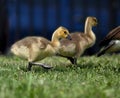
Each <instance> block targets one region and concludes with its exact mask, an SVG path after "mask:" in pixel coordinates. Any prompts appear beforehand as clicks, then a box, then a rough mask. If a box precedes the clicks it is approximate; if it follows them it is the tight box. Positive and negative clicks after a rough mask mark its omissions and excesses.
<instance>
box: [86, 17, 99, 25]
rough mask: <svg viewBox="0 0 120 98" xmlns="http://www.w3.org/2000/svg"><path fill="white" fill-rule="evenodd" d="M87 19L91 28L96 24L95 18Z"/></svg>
mask: <svg viewBox="0 0 120 98" xmlns="http://www.w3.org/2000/svg"><path fill="white" fill-rule="evenodd" d="M87 19H88V21H89V23H90V24H91V25H92V26H96V25H97V24H98V22H97V18H96V17H87Z"/></svg>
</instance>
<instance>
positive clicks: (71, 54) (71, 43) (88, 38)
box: [58, 17, 97, 65]
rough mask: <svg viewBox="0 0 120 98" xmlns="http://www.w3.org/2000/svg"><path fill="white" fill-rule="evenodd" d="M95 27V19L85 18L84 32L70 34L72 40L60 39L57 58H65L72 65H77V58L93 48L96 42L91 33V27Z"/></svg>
mask: <svg viewBox="0 0 120 98" xmlns="http://www.w3.org/2000/svg"><path fill="white" fill-rule="evenodd" d="M96 25H97V19H96V18H95V17H87V19H86V22H85V28H84V29H85V30H84V33H82V32H73V33H71V34H70V36H71V38H72V40H67V39H62V40H61V41H60V42H61V47H60V48H59V54H58V55H59V56H62V57H66V58H67V59H69V60H70V61H71V63H72V64H75V65H77V58H78V57H80V56H81V55H82V54H83V53H84V51H85V50H86V49H87V48H89V47H91V46H93V45H94V44H95V41H96V36H95V34H94V32H93V31H92V27H93V26H96Z"/></svg>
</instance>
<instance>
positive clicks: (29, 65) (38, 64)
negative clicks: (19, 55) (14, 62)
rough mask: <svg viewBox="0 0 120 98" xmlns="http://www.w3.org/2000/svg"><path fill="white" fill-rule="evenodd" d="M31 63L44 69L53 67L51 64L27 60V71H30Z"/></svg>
mask: <svg viewBox="0 0 120 98" xmlns="http://www.w3.org/2000/svg"><path fill="white" fill-rule="evenodd" d="M32 65H36V66H41V67H43V68H44V69H51V68H53V67H52V66H49V65H46V64H42V63H36V62H29V64H28V70H29V71H31V68H32Z"/></svg>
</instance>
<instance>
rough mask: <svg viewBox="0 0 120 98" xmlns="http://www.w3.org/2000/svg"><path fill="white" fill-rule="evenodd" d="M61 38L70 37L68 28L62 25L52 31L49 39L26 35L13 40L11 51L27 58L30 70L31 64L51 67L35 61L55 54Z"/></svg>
mask: <svg viewBox="0 0 120 98" xmlns="http://www.w3.org/2000/svg"><path fill="white" fill-rule="evenodd" d="M61 38H68V39H71V37H70V35H69V31H68V29H67V28H65V27H62V26H60V27H58V28H57V29H56V30H55V31H54V33H53V35H52V40H51V41H49V40H47V39H46V38H43V37H36V36H30V37H26V38H23V39H21V40H19V41H17V42H15V43H14V44H13V45H12V47H11V52H12V53H13V54H14V55H16V56H18V57H21V58H24V59H27V60H28V70H31V67H32V65H38V66H42V67H43V68H46V69H49V68H52V67H51V66H49V65H46V64H42V63H38V62H37V61H39V60H42V59H44V58H46V57H48V56H52V55H55V54H56V53H57V51H58V50H59V47H60V42H59V39H61Z"/></svg>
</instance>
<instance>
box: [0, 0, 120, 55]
mask: <svg viewBox="0 0 120 98" xmlns="http://www.w3.org/2000/svg"><path fill="white" fill-rule="evenodd" d="M87 16H95V17H96V18H97V19H98V25H97V27H94V28H93V31H94V33H95V34H96V37H97V41H96V44H95V45H94V46H93V47H92V48H90V49H88V50H87V51H86V52H85V54H88V55H92V54H94V53H96V52H97V51H98V50H99V46H98V43H99V41H100V40H101V39H103V38H104V36H105V35H106V34H107V33H108V32H109V31H110V30H112V29H114V28H115V27H117V26H119V25H120V0H0V52H1V54H5V53H6V52H7V51H8V50H9V48H10V46H11V45H12V44H13V43H14V42H15V41H17V40H19V39H21V38H23V37H26V36H32V35H34V36H43V37H46V38H48V39H51V35H52V33H53V31H54V30H55V29H56V28H57V27H59V26H65V27H66V28H68V29H69V31H70V32H73V31H84V23H85V19H86V17H87Z"/></svg>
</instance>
